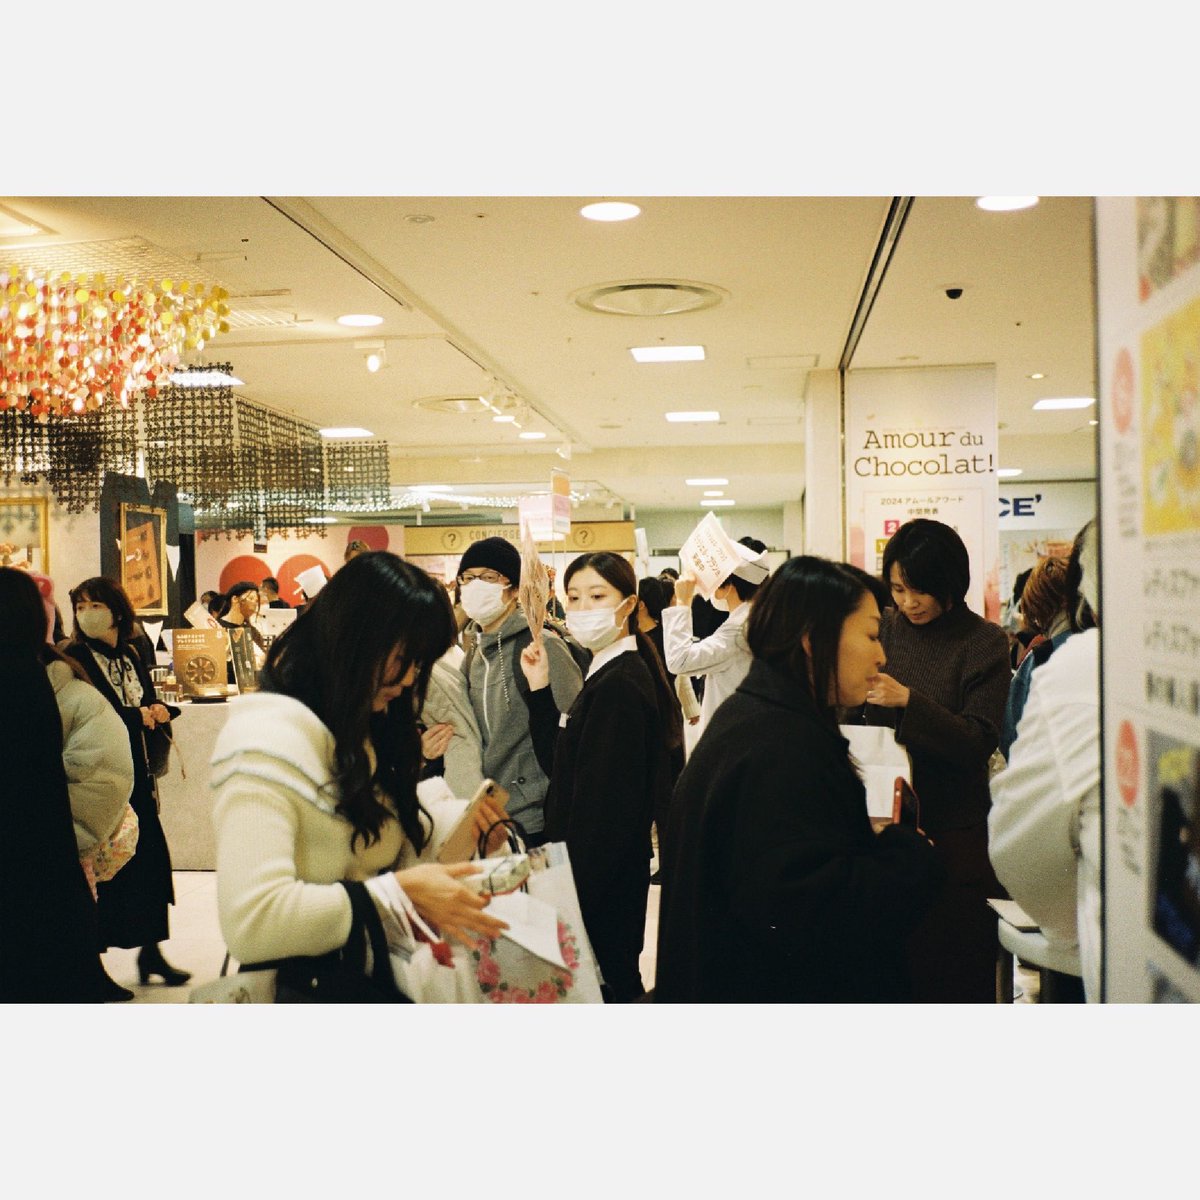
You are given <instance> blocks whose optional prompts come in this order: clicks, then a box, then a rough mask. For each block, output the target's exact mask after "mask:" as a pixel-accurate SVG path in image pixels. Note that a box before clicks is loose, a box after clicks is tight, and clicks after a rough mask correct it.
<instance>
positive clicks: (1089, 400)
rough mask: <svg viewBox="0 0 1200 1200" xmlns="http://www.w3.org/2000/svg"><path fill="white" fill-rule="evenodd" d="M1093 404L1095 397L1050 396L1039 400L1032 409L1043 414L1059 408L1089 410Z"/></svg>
mask: <svg viewBox="0 0 1200 1200" xmlns="http://www.w3.org/2000/svg"><path fill="white" fill-rule="evenodd" d="M1095 403H1096V397H1095V396H1050V397H1047V398H1046V399H1045V400H1039V401H1038V402H1037V403H1036V404H1035V405H1034V406H1033V407H1034V408H1038V409H1041V410H1042V411H1043V412H1045V411H1047V410H1051V409H1060V408H1090V407H1091V406H1092V405H1093V404H1095Z"/></svg>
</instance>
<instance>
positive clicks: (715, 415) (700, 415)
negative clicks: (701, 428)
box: [664, 411, 721, 425]
mask: <svg viewBox="0 0 1200 1200" xmlns="http://www.w3.org/2000/svg"><path fill="white" fill-rule="evenodd" d="M664 415H665V416H666V418H667V420H668V421H670V422H671V423H672V424H674V425H681V424H700V423H701V422H706V421H707V422H711V421H719V420H720V419H721V414H720V413H719V412H712V411H704V412H669V413H665V414H664Z"/></svg>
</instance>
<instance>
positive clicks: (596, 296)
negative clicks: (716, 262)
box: [571, 279, 729, 317]
mask: <svg viewBox="0 0 1200 1200" xmlns="http://www.w3.org/2000/svg"><path fill="white" fill-rule="evenodd" d="M728 296H729V293H728V292H726V291H724V290H723V289H721V288H718V287H714V286H713V285H712V284H709V283H693V282H690V281H688V280H686V279H630V280H626V281H625V282H624V283H598V284H594V285H593V286H592V287H587V288H583V289H582V290H581V291H578V292H575V293H573V294H572V296H571V299H572V300H573V301H574V302H575V303H576V304H578V305H579V307H580V308H584V309H587V311H588V312H597V313H615V314H616V315H618V316H623V317H667V316H671V315H673V314H675V313H686V312H699V311H700V310H701V309H705V308H712V307H713V306H714V305H717V304H720V303H721V301H722V300H725V299H728Z"/></svg>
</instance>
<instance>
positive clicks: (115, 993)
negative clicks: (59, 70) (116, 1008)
mask: <svg viewBox="0 0 1200 1200" xmlns="http://www.w3.org/2000/svg"><path fill="white" fill-rule="evenodd" d="M97 966H98V967H99V971H100V976H99V979H98V980H97V983H98V991H99V1000H100V1003H101V1004H119V1003H121V1001H123V1000H132V999H133V993H132V992H131V991H130V990H129V989H128V988H126V987H122V986H121V985H120V984H119V983H118V982H117V981H116V980H115V979H114V978H113V977H112V976H111V975H110V974H109V973H108V972H107V971H106V970H105V969H104V964H103V963H102V962H99V960H97Z"/></svg>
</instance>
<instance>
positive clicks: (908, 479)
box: [845, 366, 1000, 621]
mask: <svg viewBox="0 0 1200 1200" xmlns="http://www.w3.org/2000/svg"><path fill="white" fill-rule="evenodd" d="M845 425H846V437H845V468H846V471H845V476H846V544H847V546H848V547H849V560H850V562H852V563H854V564H856V565H857V566H860V567H863V568H864V569H865V570H867V571H870V572H871V574H873V575H877V574H878V573H879V572H880V570H881V568H882V565H883V548H884V546H885V545H886V544H887V541H888V539H889V538H890V537H891V536H892V534H893V533H895V532H896V530H897V529H899V528H900V526H901V525H903V524H904V523H905V522H906V521H910V520H912V519H914V518H916V517H927V518H930V519H931V520H935V521H941V522H943V523H944V524H946V525H949V526H951V527H952V528H954V529H955V530H956V531H957V532H958V534H959V536H960V537H961V538H962V540H963V541H964V542H965V543H966V547H967V553H968V554H969V555H970V558H971V586H970V588H969V589H968V591H967V605H968V607H970V608H971V609H972V610H974V611H975V612H977V613H980V614H982V615H983V616H985V617H987V618H988V619H989V620H992V621H997V620H999V617H1000V575H999V549H998V547H999V542H998V536H997V510H998V506H999V501H998V488H997V478H996V467H997V466H998V465H999V463H998V462H997V458H996V454H997V437H998V434H997V429H996V379H995V369H994V368H993V367H990V366H981V367H925V368H907V369H903V370H871V371H851V372H849V374H848V375H847V376H846V412H845Z"/></svg>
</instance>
